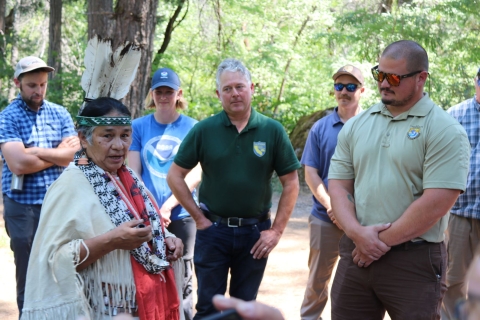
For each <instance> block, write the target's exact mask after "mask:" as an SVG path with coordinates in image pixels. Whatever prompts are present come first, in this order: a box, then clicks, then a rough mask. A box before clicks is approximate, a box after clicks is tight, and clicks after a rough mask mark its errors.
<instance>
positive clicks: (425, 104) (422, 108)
mask: <svg viewBox="0 0 480 320" xmlns="http://www.w3.org/2000/svg"><path fill="white" fill-rule="evenodd" d="M434 106H435V104H434V103H433V101H432V100H430V98H429V96H428V93H426V92H425V93H424V94H423V97H422V99H420V100H418V101H417V103H415V104H414V105H413V107H411V108H410V109H409V110H407V111H405V112H403V113H401V114H399V115H398V116H397V117H395V119H396V120H404V119H406V118H407V117H408V116H416V117H425V116H426V115H427V114H428V113H429V112H430V110H432V108H433V107H434ZM370 113H381V114H383V115H386V116H390V117H392V114H391V113H390V111H389V110H388V109H387V107H386V106H385V105H384V104H383V103H377V104H376V105H374V106H373V107H372V108H371V109H370Z"/></svg>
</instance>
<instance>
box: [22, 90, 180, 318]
mask: <svg viewBox="0 0 480 320" xmlns="http://www.w3.org/2000/svg"><path fill="white" fill-rule="evenodd" d="M77 121H78V124H77V131H78V136H79V138H80V142H81V145H82V150H80V151H79V152H77V154H76V155H75V162H74V163H71V164H70V165H69V166H68V167H67V169H66V170H65V171H64V172H63V174H62V175H61V176H60V177H59V178H58V180H57V181H55V183H53V184H52V185H51V186H50V188H49V190H48V192H47V194H46V196H45V200H44V205H43V207H42V213H41V216H40V222H39V227H38V231H37V235H36V237H35V240H34V243H33V248H32V253H31V256H30V263H29V267H28V272H27V285H26V294H25V306H24V309H23V314H22V319H76V318H77V317H78V316H79V315H84V316H86V317H87V318H91V319H110V318H111V316H113V315H116V314H117V313H122V312H125V313H131V314H132V315H133V316H134V317H138V318H140V319H142V320H143V319H167V320H174V319H175V320H177V319H179V299H178V295H177V290H176V286H175V278H174V274H173V270H172V268H171V267H170V261H173V260H176V259H178V258H180V257H181V256H182V253H183V244H182V241H181V240H180V239H178V238H176V237H175V236H174V235H173V234H171V233H169V232H168V231H166V230H165V229H164V226H163V222H162V219H161V216H160V214H159V212H160V211H159V208H158V206H157V204H156V202H155V200H154V199H153V198H152V197H151V196H150V194H149V192H148V190H147V189H146V188H145V186H144V185H143V183H142V182H140V181H139V180H138V178H137V177H136V175H135V174H134V173H133V171H132V170H131V169H129V168H127V167H125V165H124V164H123V163H124V160H125V158H126V157H127V153H128V149H129V147H130V143H131V137H132V128H131V119H130V112H129V111H128V109H127V108H126V107H125V106H124V105H123V104H122V103H120V102H119V101H117V100H115V99H111V98H99V99H96V100H93V101H91V102H90V103H88V104H87V106H86V107H85V108H84V110H83V111H82V113H81V116H79V117H77Z"/></svg>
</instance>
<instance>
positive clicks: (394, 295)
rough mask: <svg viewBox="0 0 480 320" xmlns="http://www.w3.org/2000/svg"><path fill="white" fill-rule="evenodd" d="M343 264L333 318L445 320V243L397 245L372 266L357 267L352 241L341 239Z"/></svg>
mask: <svg viewBox="0 0 480 320" xmlns="http://www.w3.org/2000/svg"><path fill="white" fill-rule="evenodd" d="M339 247H340V261H339V263H338V266H337V273H336V274H335V280H334V281H333V286H332V292H331V297H332V320H339V319H342V320H343V319H345V320H347V319H348V320H354V319H359V320H360V319H362V320H363V319H369V320H377V319H378V320H380V319H383V316H384V315H385V310H386V311H388V314H389V315H390V317H391V318H392V320H400V319H408V320H428V319H440V307H441V303H442V298H443V296H444V294H445V291H446V284H445V271H446V267H447V265H446V263H447V254H446V249H445V244H444V243H443V242H442V243H431V242H424V243H421V244H413V243H407V244H404V245H399V246H394V247H392V248H391V250H390V251H389V252H387V253H386V254H385V255H384V256H382V257H381V258H380V259H379V260H377V261H375V262H373V263H372V264H371V265H370V266H369V267H367V268H360V267H358V266H357V265H355V264H354V263H353V258H352V251H353V249H354V248H355V245H354V244H353V242H352V240H351V239H349V238H348V237H347V236H346V235H344V236H343V237H342V239H341V240H340V244H339Z"/></svg>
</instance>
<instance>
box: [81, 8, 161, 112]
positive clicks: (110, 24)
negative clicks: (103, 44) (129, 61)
mask: <svg viewBox="0 0 480 320" xmlns="http://www.w3.org/2000/svg"><path fill="white" fill-rule="evenodd" d="M111 5H112V1H111V0H102V1H94V0H89V4H88V8H89V12H88V16H89V25H88V30H89V31H88V34H89V36H91V35H93V34H98V35H100V36H102V37H109V38H112V40H113V49H114V50H115V49H116V48H117V47H118V45H119V44H121V43H123V42H124V41H130V42H134V43H136V44H137V45H140V46H141V47H142V48H143V50H142V57H141V59H140V64H139V66H138V71H137V75H136V77H135V80H134V81H133V83H132V88H131V89H130V92H129V93H128V95H127V96H126V97H125V98H124V99H123V103H124V104H125V105H126V106H127V107H129V109H130V111H131V112H132V116H133V117H134V118H137V117H139V116H141V115H142V111H143V100H144V99H145V96H146V94H147V92H148V84H149V82H150V70H151V66H152V52H153V36H154V34H155V24H156V15H155V14H152V13H154V12H157V6H158V0H142V1H131V0H118V1H117V4H116V6H115V9H114V10H111ZM99 8H101V10H99ZM109 12H112V14H111V15H109ZM94 16H100V17H97V18H98V19H93V17H94ZM90 17H92V18H90Z"/></svg>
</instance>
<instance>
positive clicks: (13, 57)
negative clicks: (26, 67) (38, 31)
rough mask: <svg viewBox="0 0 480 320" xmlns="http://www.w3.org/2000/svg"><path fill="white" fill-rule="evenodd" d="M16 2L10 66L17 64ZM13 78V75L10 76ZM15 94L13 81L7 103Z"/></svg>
mask: <svg viewBox="0 0 480 320" xmlns="http://www.w3.org/2000/svg"><path fill="white" fill-rule="evenodd" d="M18 6H19V4H18V2H17V3H16V4H15V6H14V7H13V9H12V30H11V32H10V36H11V38H10V39H11V41H12V50H11V56H10V64H11V65H12V66H16V65H17V62H18V60H19V59H18V47H17V44H16V43H17V41H16V40H17V38H18V20H19V18H20V13H19V10H18ZM12 78H13V74H12ZM16 92H17V88H16V87H15V86H14V85H13V81H12V83H11V86H10V90H9V91H8V101H10V100H13V99H14V98H15V94H16Z"/></svg>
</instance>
